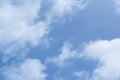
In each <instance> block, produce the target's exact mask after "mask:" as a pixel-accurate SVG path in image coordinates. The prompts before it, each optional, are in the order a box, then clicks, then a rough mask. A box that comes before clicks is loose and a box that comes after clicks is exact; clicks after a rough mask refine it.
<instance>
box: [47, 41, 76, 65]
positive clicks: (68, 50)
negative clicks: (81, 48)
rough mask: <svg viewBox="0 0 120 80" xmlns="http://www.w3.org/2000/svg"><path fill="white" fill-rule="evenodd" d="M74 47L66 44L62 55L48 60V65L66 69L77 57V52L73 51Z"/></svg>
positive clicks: (62, 49)
mask: <svg viewBox="0 0 120 80" xmlns="http://www.w3.org/2000/svg"><path fill="white" fill-rule="evenodd" d="M72 48H73V45H72V44H70V43H69V42H65V43H64V45H63V47H62V48H61V53H60V54H59V55H58V56H53V57H52V58H51V57H50V58H47V63H53V64H55V65H57V66H58V67H65V66H66V65H68V63H69V61H70V60H72V59H74V58H75V57H77V51H76V50H72Z"/></svg>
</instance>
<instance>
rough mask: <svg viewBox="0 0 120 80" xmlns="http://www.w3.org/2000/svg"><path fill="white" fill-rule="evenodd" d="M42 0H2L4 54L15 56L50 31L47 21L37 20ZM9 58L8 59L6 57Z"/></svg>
mask: <svg viewBox="0 0 120 80" xmlns="http://www.w3.org/2000/svg"><path fill="white" fill-rule="evenodd" d="M40 8H41V0H28V1H25V0H22V1H20V2H19V3H17V2H15V1H13V2H12V0H7V1H6V0H2V1H1V4H0V11H1V12H0V44H1V45H0V49H1V51H2V52H3V53H4V56H9V57H10V56H13V53H15V52H16V53H18V52H17V51H20V50H21V48H26V47H27V45H31V46H36V45H38V44H39V43H40V42H41V40H42V37H44V36H45V34H47V33H48V27H47V23H45V22H43V21H38V22H35V21H34V20H35V19H36V17H38V16H39V14H38V13H39V12H40ZM5 60H7V59H5Z"/></svg>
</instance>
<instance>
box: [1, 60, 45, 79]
mask: <svg viewBox="0 0 120 80" xmlns="http://www.w3.org/2000/svg"><path fill="white" fill-rule="evenodd" d="M45 69H46V67H45V66H44V65H43V64H42V63H41V62H40V61H39V60H38V59H26V60H25V61H23V62H22V63H20V64H18V65H16V64H15V65H14V66H13V65H12V66H7V67H6V68H5V69H3V75H5V79H6V80H46V77H47V74H46V73H44V71H45Z"/></svg>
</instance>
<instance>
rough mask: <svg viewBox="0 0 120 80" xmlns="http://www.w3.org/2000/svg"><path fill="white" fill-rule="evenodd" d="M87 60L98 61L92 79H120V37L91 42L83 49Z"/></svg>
mask: <svg viewBox="0 0 120 80" xmlns="http://www.w3.org/2000/svg"><path fill="white" fill-rule="evenodd" d="M83 55H84V58H85V59H87V60H95V61H98V65H97V67H96V68H95V69H94V71H93V74H92V77H91V79H90V80H119V79H120V63H119V61H120V39H119V38H118V39H113V40H110V41H108V40H99V41H95V42H90V43H89V44H87V45H86V47H85V49H84V51H83Z"/></svg>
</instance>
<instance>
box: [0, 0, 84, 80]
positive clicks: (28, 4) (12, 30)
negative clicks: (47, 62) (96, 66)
mask: <svg viewBox="0 0 120 80" xmlns="http://www.w3.org/2000/svg"><path fill="white" fill-rule="evenodd" d="M45 2H47V1H45ZM48 2H49V0H48ZM50 2H51V4H52V5H50V6H49V5H47V6H48V7H50V9H49V10H48V11H46V12H45V13H46V14H45V16H46V17H45V20H41V19H39V18H41V16H42V15H41V14H42V11H41V8H43V7H42V6H43V3H44V1H43V0H20V1H18V0H1V2H0V51H1V53H0V54H2V60H3V62H5V63H4V64H5V66H6V65H10V66H7V67H5V66H3V67H4V70H3V71H2V72H3V75H4V76H5V77H6V80H45V78H46V76H47V75H46V74H45V73H44V70H45V66H44V65H43V64H42V63H41V62H40V60H39V59H26V58H24V61H23V60H22V59H23V58H22V57H21V56H23V57H24V56H25V55H26V54H25V53H27V51H28V50H29V47H34V46H37V45H39V44H40V43H42V42H43V39H44V38H45V37H46V34H48V33H49V30H50V26H51V25H52V23H53V22H54V19H59V18H62V17H64V16H66V15H67V14H69V15H72V14H74V13H76V12H78V11H80V10H81V9H84V7H85V5H84V3H83V1H82V0H50ZM66 48H69V46H68V47H67V46H66ZM66 52H68V51H67V50H64V51H63V54H62V55H61V56H60V57H59V59H60V61H64V60H66V59H67V55H66V57H63V56H64V53H66ZM73 55H74V52H73ZM17 57H19V58H21V60H19V62H18V63H16V62H15V60H14V59H15V58H17ZM9 60H12V61H13V62H10V63H9ZM11 63H12V64H11ZM13 63H14V64H13ZM1 74H2V73H1Z"/></svg>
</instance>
